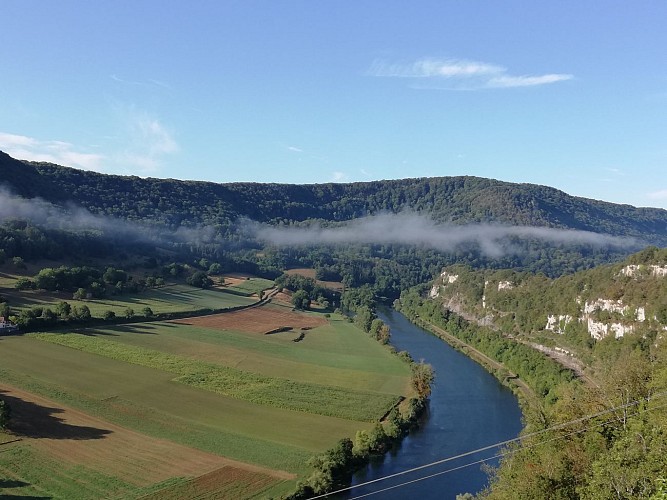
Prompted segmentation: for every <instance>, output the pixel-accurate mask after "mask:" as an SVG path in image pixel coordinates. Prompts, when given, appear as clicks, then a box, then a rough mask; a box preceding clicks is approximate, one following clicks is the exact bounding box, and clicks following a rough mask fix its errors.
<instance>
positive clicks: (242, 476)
mask: <svg viewBox="0 0 667 500" xmlns="http://www.w3.org/2000/svg"><path fill="white" fill-rule="evenodd" d="M275 482H276V479H275V478H274V477H271V476H268V475H264V474H260V473H256V472H248V471H244V470H242V469H238V468H235V467H230V466H225V467H221V468H220V469H217V470H214V471H212V472H209V473H208V474H204V475H202V476H199V477H197V478H194V479H191V480H190V481H188V482H186V483H185V484H181V485H178V486H175V487H171V488H167V489H164V490H161V491H158V492H155V493H154V494H151V495H146V496H144V497H142V500H171V499H174V500H176V499H181V498H202V499H203V498H210V499H218V498H248V497H250V496H252V495H253V494H255V493H258V492H260V491H262V490H263V489H265V488H267V487H268V486H270V485H271V484H273V483H275Z"/></svg>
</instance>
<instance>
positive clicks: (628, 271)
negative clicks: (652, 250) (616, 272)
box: [621, 264, 667, 278]
mask: <svg viewBox="0 0 667 500" xmlns="http://www.w3.org/2000/svg"><path fill="white" fill-rule="evenodd" d="M644 273H646V274H648V275H649V276H653V277H655V278H664V277H665V276H667V266H656V265H648V266H645V265H636V264H630V265H628V266H625V267H624V268H623V269H621V274H622V275H623V276H630V277H632V278H636V277H639V276H642V275H643V274H644Z"/></svg>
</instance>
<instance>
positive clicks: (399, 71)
mask: <svg viewBox="0 0 667 500" xmlns="http://www.w3.org/2000/svg"><path fill="white" fill-rule="evenodd" d="M368 74H369V75H371V76H378V77H395V78H413V79H422V80H423V79H427V80H430V81H432V82H440V81H442V80H446V81H447V82H448V84H449V85H450V88H452V89H457V90H475V89H482V88H513V87H533V86H537V85H547V84H550V83H556V82H562V81H566V80H571V79H572V78H573V76H572V75H569V74H559V73H549V74H545V75H518V76H515V75H511V74H509V73H508V70H507V68H504V67H502V66H498V65H495V64H489V63H485V62H479V61H468V60H465V59H433V58H424V59H419V60H418V61H415V62H414V63H411V64H389V63H387V62H384V61H380V60H376V61H374V62H373V64H372V65H371V67H370V69H369V71H368Z"/></svg>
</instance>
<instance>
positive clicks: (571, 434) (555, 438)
mask: <svg viewBox="0 0 667 500" xmlns="http://www.w3.org/2000/svg"><path fill="white" fill-rule="evenodd" d="M665 407H667V404H664V405H660V406H656V407H654V408H647V409H646V410H643V411H638V412H636V413H633V414H632V415H629V417H635V416H637V415H639V414H640V413H644V412H647V411H653V410H657V409H659V408H665ZM616 420H617V419H616V418H613V419H610V420H607V421H605V422H601V423H598V424H595V425H592V426H590V427H585V428H584V429H579V430H576V431H572V432H570V433H567V434H564V435H562V436H557V437H554V438H551V439H547V440H545V441H541V442H538V443H533V444H531V445H527V446H522V447H521V448H519V449H516V450H509V451H506V452H503V453H497V454H496V455H494V456H492V457H488V458H483V459H481V460H477V461H475V462H470V463H467V464H463V465H459V466H458V467H454V468H451V469H447V470H444V471H440V472H436V473H434V474H430V475H428V476H423V477H420V478H417V479H412V480H410V481H405V482H403V483H399V484H395V485H392V486H388V487H386V488H383V489H380V490H375V491H371V492H368V493H364V494H363V495H358V496H356V497H352V498H351V499H350V500H357V499H359V498H366V497H369V496H372V495H376V494H378V493H384V492H387V491H390V490H393V489H396V488H401V487H403V486H408V485H410V484H414V483H417V482H420V481H424V480H426V479H431V478H433V477H436V476H441V475H443V474H447V473H449V472H455V471H457V470H460V469H464V468H466V467H470V466H472V465H478V464H482V463H484V462H488V461H489V460H494V459H496V458H502V457H504V456H508V455H513V454H514V453H517V452H518V451H520V450H525V449H530V448H536V447H538V446H541V445H544V444H547V443H549V442H552V441H558V440H561V439H565V438H567V437H570V436H573V435H575V434H580V433H582V432H585V431H587V430H589V429H592V428H594V427H600V426H602V425H606V424H609V423H611V422H614V421H616ZM364 484H367V483H364ZM364 484H358V485H355V486H354V488H359V487H360V486H363V485H364Z"/></svg>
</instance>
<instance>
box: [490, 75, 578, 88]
mask: <svg viewBox="0 0 667 500" xmlns="http://www.w3.org/2000/svg"><path fill="white" fill-rule="evenodd" d="M572 78H573V77H572V75H561V74H549V75H541V76H527V75H524V76H510V75H502V76H495V77H493V78H491V79H489V81H488V82H487V86H488V87H495V88H509V87H533V86H535V85H547V84H549V83H556V82H564V81H566V80H571V79H572Z"/></svg>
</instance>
